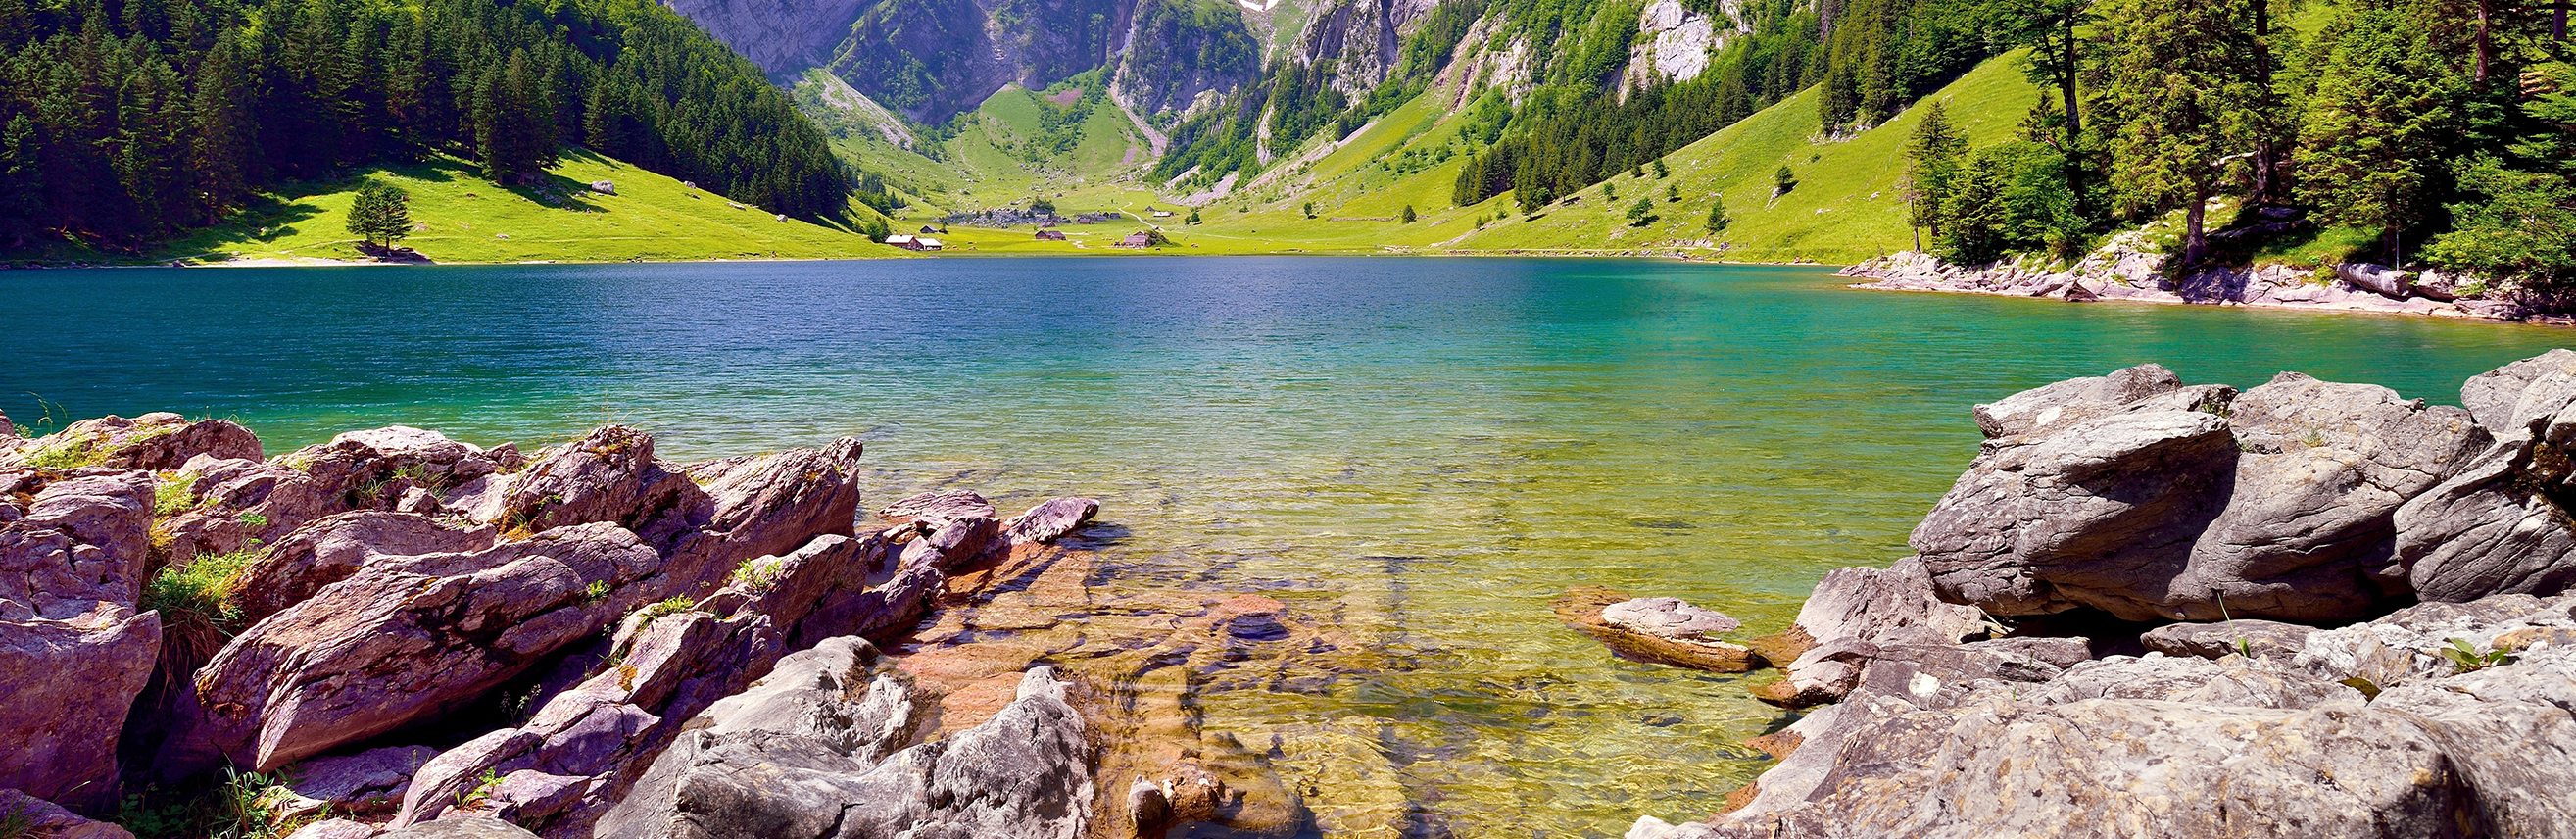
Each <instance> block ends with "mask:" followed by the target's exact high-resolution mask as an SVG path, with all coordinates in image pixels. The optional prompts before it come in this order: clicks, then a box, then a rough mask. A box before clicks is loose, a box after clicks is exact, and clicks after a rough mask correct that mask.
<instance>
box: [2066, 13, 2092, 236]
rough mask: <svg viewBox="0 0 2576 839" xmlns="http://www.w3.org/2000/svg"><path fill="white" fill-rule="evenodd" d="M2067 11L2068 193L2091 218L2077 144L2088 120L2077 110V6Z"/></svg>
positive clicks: (2081, 137)
mask: <svg viewBox="0 0 2576 839" xmlns="http://www.w3.org/2000/svg"><path fill="white" fill-rule="evenodd" d="M2065 9H2066V14H2065V15H2063V16H2061V17H2060V18H2058V23H2059V24H2060V27H2061V28H2060V29H2059V30H2058V37H2059V38H2060V39H2061V42H2062V43H2064V44H2065V46H2066V50H2065V52H2064V53H2062V58H2063V60H2064V61H2065V63H2064V64H2062V65H2059V66H2060V68H2061V72H2059V73H2058V74H2057V91H2058V94H2059V95H2060V96H2062V97H2063V98H2064V99H2065V100H2066V148H2065V153H2066V191H2067V192H2069V193H2072V194H2074V196H2075V212H2076V214H2077V215H2079V216H2083V217H2086V218H2090V217H2091V216H2092V208H2093V201H2092V196H2091V195H2089V194H2088V193H2086V192H2085V187H2086V186H2087V184H2085V182H2084V159H2083V157H2082V156H2080V155H2079V154H2078V153H2077V149H2078V148H2079V147H2078V145H2077V144H2078V143H2079V142H2081V141H2082V139H2083V136H2084V118H2083V116H2082V115H2080V114H2079V113H2078V112H2077V111H2076V103H2075V61H2076V56H2075V12H2076V7H2075V5H2074V4H2073V3H2072V2H2069V3H2068V5H2067V6H2066V7H2065Z"/></svg>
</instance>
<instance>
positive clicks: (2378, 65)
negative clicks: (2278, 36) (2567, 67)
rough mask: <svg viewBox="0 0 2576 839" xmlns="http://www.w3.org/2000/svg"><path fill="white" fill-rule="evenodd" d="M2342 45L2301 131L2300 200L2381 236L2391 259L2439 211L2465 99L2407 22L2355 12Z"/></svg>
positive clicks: (2335, 37)
mask: <svg viewBox="0 0 2576 839" xmlns="http://www.w3.org/2000/svg"><path fill="white" fill-rule="evenodd" d="M2325 37H2327V38H2329V39H2330V40H2331V41H2332V42H2333V44H2334V46H2333V48H2332V51H2331V52H2330V53H2329V55H2328V58H2327V61H2326V65H2325V67H2324V68H2323V71H2322V72H2321V73H2319V74H2318V77H2317V80H2316V91H2315V93H2313V94H2312V95H2311V97H2310V99H2309V101H2308V108H2307V113H2306V118H2305V120H2304V121H2303V125H2302V128H2301V131H2300V132H2299V145H2298V151H2297V153H2296V157H2295V159H2296V161H2297V163H2298V165H2299V167H2300V169H2301V179H2300V186H2301V189H2300V190H2299V193H2300V198H2301V199H2303V200H2305V201H2306V202H2308V203H2310V204H2313V205H2315V206H2316V207H2317V208H2318V209H2319V210H2320V211H2321V214H2322V215H2323V216H2324V217H2325V218H2326V219H2329V220H2332V221H2334V222H2335V223H2338V224H2347V225H2352V226H2355V227H2361V228H2365V229H2370V230H2376V231H2379V233H2380V236H2381V238H2382V240H2383V241H2384V242H2385V243H2386V244H2387V247H2388V249H2389V253H2390V260H2391V261H2392V262H2397V261H2400V260H2402V258H2403V254H2402V253H2401V252H2400V250H2399V247H2398V246H2399V244H2400V242H2399V241H2398V236H2399V234H2400V233H2402V232H2403V231H2404V230H2405V229H2406V228H2407V227H2409V226H2411V225H2413V224H2414V223H2415V222H2416V221H2418V220H2420V219H2421V218H2422V217H2423V215H2424V212H2425V211H2426V210H2427V209H2429V208H2430V207H2431V206H2432V203H2433V201H2434V194H2433V191H2432V186H2433V181H2434V179H2435V178H2436V177H2437V176H2438V175H2440V174H2442V171H2441V165H2442V164H2441V152H2442V143H2443V139H2444V138H2445V137H2446V136H2450V135H2451V134H2452V132H2454V131H2456V130H2457V129H2456V128H2455V126H2454V125H2453V122H2454V113H2455V107H2456V106H2455V105H2454V104H2453V103H2455V102H2457V101H2459V99H2460V96H2461V94H2462V93H2463V92H2464V89H2463V87H2464V86H2463V85H2460V84H2458V81H2459V80H2458V79H2456V78H2455V77H2452V76H2451V75H2450V74H2449V73H2447V72H2445V71H2444V68H2443V67H2442V64H2441V62H2440V61H2438V60H2437V59H2436V57H2435V56H2434V55H2432V54H2431V52H2430V51H2429V50H2427V49H2426V45H2425V44H2424V42H2423V38H2422V37H2421V35H2420V34H2418V32H2417V30H2416V29H2415V28H2414V27H2412V26H2409V25H2408V20H2407V17H2406V15H2404V14H2402V13H2399V12H2396V11H2393V10H2387V9H2366V10H2358V11H2349V12H2346V13H2344V16H2343V17H2342V18H2341V19H2340V20H2339V21H2337V23H2336V25H2335V26H2334V27H2333V28H2332V29H2331V30H2329V31H2328V33H2327V34H2326V36H2325Z"/></svg>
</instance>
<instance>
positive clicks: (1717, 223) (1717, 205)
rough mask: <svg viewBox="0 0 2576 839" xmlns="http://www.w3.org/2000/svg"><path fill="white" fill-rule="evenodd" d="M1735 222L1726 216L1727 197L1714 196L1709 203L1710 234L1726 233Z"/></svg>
mask: <svg viewBox="0 0 2576 839" xmlns="http://www.w3.org/2000/svg"><path fill="white" fill-rule="evenodd" d="M1734 223H1735V220H1734V219H1732V218H1728V217H1727V215H1726V196H1723V195H1720V196H1713V197H1711V198H1710V199H1709V203H1708V232H1710V233H1724V232H1726V227H1727V225H1730V224H1734Z"/></svg>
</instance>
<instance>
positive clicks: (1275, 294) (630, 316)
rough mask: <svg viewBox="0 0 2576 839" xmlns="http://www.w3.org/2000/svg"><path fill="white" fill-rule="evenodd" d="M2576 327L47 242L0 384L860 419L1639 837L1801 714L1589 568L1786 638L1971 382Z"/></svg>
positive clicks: (2226, 368)
mask: <svg viewBox="0 0 2576 839" xmlns="http://www.w3.org/2000/svg"><path fill="white" fill-rule="evenodd" d="M2571 337H2576V333H2568V332H2565V331H2562V330H2555V329H2548V328H2539V327H2523V326H2513V325H2501V324H2489V323H2458V322H2449V321H2440V320H2432V319H2421V318H2399V317H2372V316H2357V315H2316V314H2300V313H2281V312H2263V311H2249V310H2242V309H2224V310H2223V309H2214V308H2203V307H2193V308H2182V307H2158V306H2121V305H2112V304H2097V305H2070V304H2063V303H2055V302H2044V301H2028V300H2013V299H1999V298H1985V297H1960V296H1946V295H1904V294H1882V293H1869V292H1857V291H1849V290H1845V289H1842V288H1841V287H1840V284H1839V283H1838V282H1837V281H1836V280H1835V279H1834V278H1832V277H1830V276H1827V275H1826V274H1825V272H1823V271H1821V270H1816V269H1792V268H1746V267H1717V266H1707V265H1693V264H1682V263H1672V262H1657V261H1544V260H1489V259H1472V260H1470V259H1315V258H1304V259H1300V258H1277V259H1270V258H1213V259H1184V258H1153V259H1145V258H1136V259H1033V260H938V261H905V262H884V263H761V264H730V265H729V264H712V265H664V266H524V267H455V268H419V269H411V268H406V269H380V268H359V269H318V268H298V269H274V270H270V269H228V270H188V271H177V270H160V269H133V270H103V271H79V272H72V271H20V272H0V410H5V411H6V412H7V413H8V415H9V416H10V417H12V418H15V419H16V420H18V421H19V422H20V423H21V424H28V423H31V422H36V421H38V420H40V419H41V418H43V417H45V416H46V415H48V414H49V413H50V414H51V415H52V416H55V417H74V418H78V417H87V416H93V415H98V414H105V413H120V414H127V415H131V414H135V413H140V412H145V411H152V410H175V411H180V412H183V413H187V414H191V415H205V416H225V417H232V418H235V419H237V420H239V421H241V422H243V423H245V424H247V425H249V426H251V427H252V428H253V429H254V430H256V431H258V432H259V433H260V434H261V436H262V437H263V438H264V439H265V440H266V442H267V444H268V448H269V451H270V452H271V453H272V454H274V453H278V452H283V451H286V450H288V449H290V448H293V447H296V446H301V445H305V444H309V443H313V442H318V441H321V440H324V439H327V438H328V437H329V436H330V435H331V434H333V433H335V432H338V431H343V430H348V429H353V428H362V427H373V426H377V425H383V424H388V423H394V422H402V423H406V424H412V425H420V426H425V427H430V428H436V429H439V430H442V431H445V432H447V433H448V434H450V435H451V436H455V437H458V438H460V439H465V440H469V441H473V442H478V443H485V444H491V443H498V442H501V441H504V440H515V441H520V442H522V444H523V445H528V444H535V443H543V442H547V441H554V440H560V439H563V438H566V437H570V436H573V435H576V434H578V433H579V432H580V431H581V430H583V429H586V428H588V427H590V426H593V425H597V424H600V423H603V422H610V421H618V422H628V423H633V424H636V425H640V426H642V427H645V428H647V429H649V430H651V431H653V432H655V433H656V434H657V435H658V437H659V439H660V441H661V445H662V451H663V453H664V454H665V455H666V456H671V457H675V458H683V459H686V458H694V457H701V456H712V455H719V454H731V453H740V452H747V451H757V450H763V449H772V448H778V447H782V446H789V445H810V444H817V443H820V442H823V441H826V440H829V439H830V438H832V437H834V436H837V435H841V434H858V435H861V436H863V437H865V438H866V439H867V440H868V459H869V461H870V462H871V463H872V464H873V465H874V468H875V469H876V470H877V471H876V472H875V473H874V474H872V475H871V476H870V478H869V480H870V484H869V486H868V492H869V497H870V499H871V500H872V501H884V500H888V499H891V498H894V497H897V496H898V495H901V494H906V493H909V492H912V491H916V490H919V489H922V488H926V487H931V486H939V485H952V484H953V485H958V486H966V487H972V488H976V489H978V490H980V491H983V492H986V493H987V494H988V495H993V496H995V497H996V498H997V499H998V500H1000V501H1001V502H1002V505H1003V506H1005V507H1009V506H1012V505H1014V504H1019V503H1025V502H1028V501H1031V500H1034V499H1037V498H1040V497H1043V496H1046V495H1052V494H1071V493H1079V494H1087V495H1093V496H1097V497H1100V498H1101V499H1102V500H1103V502H1104V512H1103V517H1104V518H1105V519H1108V520H1110V521H1113V522H1115V523H1117V524H1119V525H1122V526H1124V527H1125V528H1127V529H1128V531H1129V533H1128V535H1127V536H1126V537H1125V538H1123V539H1122V540H1120V541H1119V542H1118V543H1117V544H1115V545H1113V546H1111V547H1110V548H1108V551H1109V552H1110V555H1111V559H1112V560H1113V561H1114V562H1116V563H1118V564H1121V565H1124V566H1126V567H1129V568H1133V569H1139V571H1140V572H1141V573H1144V575H1145V576H1148V577H1152V578H1155V579H1166V580H1171V581H1173V582H1172V583H1171V584H1174V585H1192V586H1201V587H1207V588H1213V589H1231V590H1258V591H1263V592H1265V593H1269V594H1272V595H1273V596H1277V597H1279V598H1281V599H1283V600H1286V601H1288V602H1290V603H1291V604H1292V605H1296V606H1299V607H1300V608H1305V609H1310V610H1313V611H1316V612H1318V613H1333V614H1341V615H1343V616H1345V617H1346V618H1347V619H1348V620H1350V621H1351V622H1352V623H1353V624H1354V625H1353V626H1351V627H1350V629H1351V630H1352V631H1353V632H1354V633H1355V634H1356V635H1359V636H1364V637H1366V638H1368V639H1370V640H1371V642H1372V643H1376V644H1379V645H1382V646H1383V648H1384V650H1385V651H1386V653H1387V660H1388V661H1390V662H1392V663H1393V666H1391V667H1388V668H1386V669H1383V670H1379V671H1376V672H1370V673H1366V674H1359V675H1355V676H1353V677H1350V678H1344V679H1340V680H1337V681H1334V682H1332V683H1331V685H1330V686H1329V687H1326V688H1321V689H1318V690H1314V691H1311V692H1308V693H1295V692H1271V691H1239V692H1233V693H1225V694H1219V695H1214V696H1209V697H1206V698H1205V701H1206V703H1207V708H1208V710H1209V719H1210V724H1211V725H1212V726H1216V727H1221V728H1222V727H1228V726H1236V727H1242V728H1245V729H1246V730H1255V729H1258V728H1259V727H1260V726H1261V725H1263V724H1267V723H1272V722H1277V721H1282V720H1292V721H1293V720H1305V721H1320V720H1332V719H1343V718H1352V717H1357V718H1359V719H1361V720H1363V721H1365V722H1370V723H1374V724H1376V725H1378V726H1379V728H1380V730H1381V733H1382V737H1381V742H1380V745H1379V748H1380V749H1381V750H1382V751H1383V753H1384V754H1386V755H1387V757H1388V758H1389V759H1391V760H1392V761H1393V762H1394V763H1395V764H1396V765H1397V766H1398V768H1399V774H1400V776H1401V780H1402V785H1403V789H1404V792H1405V794H1406V796H1407V797H1408V798H1410V799H1412V800H1413V801H1414V805H1413V807H1414V810H1415V814H1414V815H1413V817H1412V828H1411V830H1412V833H1414V834H1415V835H1423V836H1440V835H1456V836H1569V835H1574V836H1581V835H1590V836H1616V835H1619V834H1620V833H1621V832H1622V831H1624V830H1625V829H1626V827H1627V825H1628V824H1629V822H1631V821H1633V820H1634V818H1635V817H1636V816H1637V815H1638V814H1641V813H1651V814H1656V815H1660V816H1664V817H1667V818H1677V817H1697V816H1699V815H1704V814H1705V813H1706V812H1708V811H1710V810H1712V809H1714V808H1715V807H1716V806H1718V804H1719V800H1720V797H1721V796H1722V795H1723V793H1724V792H1725V791H1727V790H1728V789H1730V788H1732V787H1734V786H1736V785H1739V784H1741V783H1743V782H1745V781H1747V780H1749V779H1750V778H1751V777H1752V776H1753V775H1755V774H1757V773H1759V772H1760V770H1761V769H1762V768H1763V764H1762V763H1761V762H1759V761H1758V759H1757V756H1756V755H1754V754H1753V753H1751V752H1749V751H1747V750H1745V749H1743V748H1742V747H1741V746H1739V745H1737V741H1738V740H1740V739H1742V738H1744V737H1747V736H1751V735H1754V734H1758V733H1761V732H1762V731H1763V730H1764V729H1765V728H1766V727H1768V726H1770V725H1773V724H1775V723H1776V722H1777V721H1778V720H1779V717H1778V715H1777V714H1776V713H1774V712H1772V711H1771V710H1770V709H1767V708H1765V707H1763V706H1761V705H1758V704H1756V703H1754V702H1752V701H1750V700H1749V699H1747V698H1746V697H1745V695H1744V693H1743V690H1742V685H1740V684H1738V683H1737V681H1736V679H1734V678H1731V677H1716V676H1706V675H1696V674H1691V673H1687V672H1684V671H1677V670H1670V669H1665V668H1658V667H1652V666H1646V665H1638V664H1632V663H1626V662H1621V661H1618V660H1615V659H1613V658H1611V657H1610V656H1609V655H1608V654H1607V653H1606V652H1605V651H1604V650H1602V649H1601V648H1600V647H1599V646H1597V645H1595V644H1594V643H1592V642H1591V641H1589V640H1587V639H1585V638H1583V637H1581V636H1579V635H1576V634H1574V633H1572V632H1569V631H1567V630H1565V629H1564V628H1563V627H1562V626H1561V625H1559V624H1558V623H1557V622H1556V620H1555V618H1554V617H1553V615H1552V614H1551V613H1550V611H1549V609H1548V601H1549V599H1550V598H1552V597H1553V596H1555V595H1556V594H1557V593H1559V592H1561V591H1562V590H1563V589H1564V588H1565V587H1566V586H1569V585H1577V584H1597V585H1607V586H1612V587H1616V588H1622V589H1626V590H1630V591H1634V592H1639V593H1655V594H1671V595H1679V596H1682V597H1686V598H1689V599H1692V600H1694V601H1696V602H1700V603H1703V604H1707V605H1711V606H1714V607H1717V608H1720V609H1722V610H1724V611H1727V612H1729V613H1732V614H1734V615H1737V616H1738V617H1742V618H1744V619H1746V621H1747V623H1748V624H1750V625H1751V626H1750V628H1752V629H1755V630H1761V631H1768V630H1771V629H1776V628H1778V627H1779V626H1781V625H1783V624H1785V623H1786V622H1787V620H1788V619H1789V617H1790V616H1791V615H1792V614H1793V613H1794V612H1795V610H1796V604H1797V602H1798V598H1799V597H1800V596H1802V595H1803V594H1804V593H1805V591H1806V590H1807V588H1808V587H1809V586H1810V585H1812V584H1813V583H1814V581H1815V580H1816V578H1817V577H1818V576H1819V575H1821V574H1822V573H1823V572H1824V571H1825V570H1826V569H1828V568H1832V567H1835V566H1840V565H1850V564H1884V563H1886V562H1888V561H1890V560H1893V559H1895V558H1898V557H1900V556H1902V555H1903V554H1904V552H1905V546H1904V543H1905V535H1906V533H1907V531H1908V530H1910V529H1911V528H1912V526H1913V524H1914V523H1915V521H1917V520H1918V519H1919V518H1920V517H1921V515H1922V514H1923V512H1924V511H1925V510H1926V509H1928V507H1929V506H1930V504H1931V502H1932V501H1933V499H1935V498H1937V497H1938V496H1939V494H1940V493H1941V492H1942V491H1943V490H1944V489H1946V488H1947V487H1948V485H1949V483H1950V480H1951V479H1952V478H1954V477H1955V476H1956V475H1957V473H1958V472H1959V470H1960V469H1961V467H1963V466H1964V465H1965V464H1966V463H1967V461H1968V459H1969V458H1970V457H1971V456H1973V455H1974V453H1975V449H1976V440H1977V435H1976V431H1975V428H1974V426H1973V424H1972V423H1971V422H1970V421H1969V419H1968V413H1967V410H1968V406H1969V405H1970V404H1971V403H1974V402H1978V401H1984V400H1990V399H1993V398H1996V397H1999V396H2002V395H2005V394H2008V393H2011V392H2013V391H2015V390H2019V389H2022V388H2026V387H2031V386H2035V385H2038V384H2043V383H2046V382H2049V381H2053V380H2056V379H2059V378H2064V377H2068V376H2076V375H2090V374H2099V373H2101V372H2104V371H2107V370H2110V369H2113V368H2116V367H2120V366H2123V365H2127V364H2133V363H2138V362H2143V361H2158V362H2162V363H2164V364H2165V365H2167V366H2170V367H2172V368H2174V369H2175V370H2176V371H2178V372H2179V373H2181V374H2182V376H2183V378H2184V379H2186V380H2188V381H2194V382H2206V381H2217V382H2227V383H2231V384H2236V385H2239V386H2252V385H2255V384H2260V383H2261V382H2263V381H2264V380H2265V379H2268V378H2269V377H2270V376H2271V375H2272V374H2273V373H2274V372H2276V371H2279V370H2288V369H2295V370H2301V371H2305V372H2308V373H2311V374H2314V375H2317V376H2319V377H2322V378H2329V379H2340V380H2350V381H2368V382H2376V383H2380V384H2385V385H2388V386H2390V387H2393V388H2395V389H2396V390H2398V391H2399V392H2400V393H2402V394H2405V395H2407V396H2416V397H2423V398H2425V399H2428V400H2431V401H2435V402H2456V400H2457V398H2458V397H2457V387H2458V384H2459V381H2460V380H2461V379H2463V378H2465V377H2467V376H2469V375H2471V374H2474V373H2477V372H2480V371H2483V370H2486V369H2488V368H2491V367H2493V366H2495V365H2497V364H2500V363H2503V362H2506V361H2510V360H2513V359H2516V358H2521V357H2525V356H2529V355H2533V354H2536V353H2539V352H2541V351H2544V350H2546V349H2549V348H2551V347H2555V346H2562V345H2569V344H2571V343H2576V342H2571V341H2570V340H2569V339H2570V338H2571ZM1157 575H1159V576H1157ZM1362 624H1364V625H1362Z"/></svg>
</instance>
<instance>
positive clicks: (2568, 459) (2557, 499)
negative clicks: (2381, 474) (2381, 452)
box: [2375, 349, 2576, 602]
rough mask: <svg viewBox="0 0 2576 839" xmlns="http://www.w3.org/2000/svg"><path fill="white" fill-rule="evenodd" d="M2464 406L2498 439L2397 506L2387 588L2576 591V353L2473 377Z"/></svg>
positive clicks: (2383, 572)
mask: <svg viewBox="0 0 2576 839" xmlns="http://www.w3.org/2000/svg"><path fill="white" fill-rule="evenodd" d="M2460 400H2461V403H2462V404H2465V405H2467V406H2468V409H2469V411H2470V412H2471V413H2472V414H2474V415H2475V416H2476V417H2477V419H2478V421H2479V423H2480V424H2482V425H2484V426H2485V427H2486V428H2488V429H2489V430H2490V431H2492V433H2493V434H2494V436H2495V438H2496V442H2495V444H2494V445H2493V446H2492V447H2490V448H2488V449H2487V450H2486V451H2485V452H2484V453H2483V454H2480V455H2479V456H2478V457H2477V458H2476V459H2475V460H2474V461H2473V462H2471V463H2470V464H2468V465H2467V466H2466V468H2464V469H2461V470H2458V472H2457V473H2456V474H2453V475H2449V476H2446V477H2447V478H2448V479H2447V480H2444V481H2442V482H2441V484H2440V485H2439V486H2436V487H2434V488H2432V489H2431V490H2430V491H2427V492H2425V493H2423V494H2422V495H2419V496H2417V497H2416V498H2414V499H2413V500H2411V501H2409V502H2407V503H2406V505H2405V506H2404V507H2401V508H2399V509H2398V510H2397V514H2396V519H2395V524H2396V528H2397V543H2396V546H2395V550H2394V555H2393V556H2392V557H2391V558H2390V559H2389V560H2388V562H2387V563H2386V564H2385V565H2384V566H2382V567H2380V568H2377V569H2375V571H2376V573H2377V575H2378V577H2379V580H2380V582H2381V583H2382V584H2383V585H2385V586H2387V587H2389V588H2391V589H2393V590H2399V591H2410V590H2411V591H2412V592H2414V594H2415V595H2416V596H2417V597H2418V598H2421V599H2424V600H2435V601H2449V602H2465V601H2469V600H2475V599H2478V598H2480V597H2484V596H2486V595H2490V594H2498V593H2516V592H2518V593H2527V594H2554V593H2557V592H2562V591H2567V590H2569V589H2570V588H2571V587H2576V525H2571V523H2570V522H2571V521H2576V519H2571V516H2570V513H2569V511H2570V510H2571V509H2576V507H2571V502H2576V411H2571V410H2569V409H2568V406H2569V405H2570V404H2576V352H2570V351H2568V350H2563V349H2562V350H2551V351H2549V352H2548V353H2546V354H2543V355H2540V356H2537V357H2534V358H2528V359H2524V360H2522V361H2517V362H2514V363H2512V364H2507V365H2505V366H2503V367H2499V368H2496V369H2495V370H2493V371H2490V372H2487V373H2484V374H2481V375H2478V376H2476V377H2473V378H2471V379H2469V380H2468V382H2467V383H2466V384H2464V385H2462V386H2461V388H2460Z"/></svg>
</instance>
